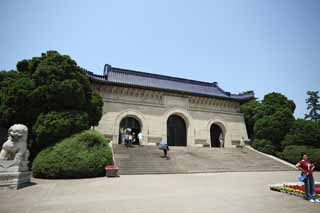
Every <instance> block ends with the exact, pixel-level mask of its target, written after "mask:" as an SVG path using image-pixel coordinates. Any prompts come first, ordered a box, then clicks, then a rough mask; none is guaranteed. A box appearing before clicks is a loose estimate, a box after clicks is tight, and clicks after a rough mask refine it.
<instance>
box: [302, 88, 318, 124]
mask: <svg viewBox="0 0 320 213" xmlns="http://www.w3.org/2000/svg"><path fill="white" fill-rule="evenodd" d="M318 93H319V91H308V92H307V95H308V96H309V97H308V98H307V99H306V103H307V104H308V107H307V110H308V112H307V113H306V114H305V119H310V120H311V121H315V122H319V121H320V113H319V112H320V103H319V98H320V97H319V95H318Z"/></svg>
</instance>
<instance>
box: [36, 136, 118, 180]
mask: <svg viewBox="0 0 320 213" xmlns="http://www.w3.org/2000/svg"><path fill="white" fill-rule="evenodd" d="M107 164H113V162H112V152H111V149H110V147H109V145H108V142H107V140H106V139H105V137H104V136H103V135H102V134H100V133H98V132H96V131H91V130H88V131H84V132H82V133H79V134H76V135H73V136H71V137H69V138H66V139H64V140H63V141H61V142H59V143H57V144H55V145H54V146H51V147H48V148H47V149H44V150H43V151H41V152H40V153H39V154H38V155H37V157H36V158H35V160H34V161H33V165H32V172H33V176H34V177H37V178H87V177H98V176H104V175H105V169H104V166H105V165H107Z"/></svg>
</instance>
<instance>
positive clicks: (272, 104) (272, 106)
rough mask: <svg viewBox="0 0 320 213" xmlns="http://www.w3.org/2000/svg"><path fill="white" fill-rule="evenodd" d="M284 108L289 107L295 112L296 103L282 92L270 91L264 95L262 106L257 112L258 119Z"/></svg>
mask: <svg viewBox="0 0 320 213" xmlns="http://www.w3.org/2000/svg"><path fill="white" fill-rule="evenodd" d="M282 108H288V109H289V110H290V111H291V113H292V114H293V113H294V111H295V109H296V105H295V103H294V102H293V101H292V100H289V99H288V98H287V97H286V96H284V95H283V94H281V93H277V92H272V93H268V94H266V95H265V96H264V98H263V100H262V102H261V107H260V108H259V110H258V113H257V119H259V118H262V117H263V116H266V115H272V114H274V113H276V112H277V111H278V110H280V109H282Z"/></svg>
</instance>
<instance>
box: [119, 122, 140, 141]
mask: <svg viewBox="0 0 320 213" xmlns="http://www.w3.org/2000/svg"><path fill="white" fill-rule="evenodd" d="M140 131H141V127H140V123H139V121H138V120H137V119H135V118H133V117H125V118H123V119H122V120H121V122H120V128H119V140H118V143H119V144H121V143H122V137H124V135H125V134H126V133H127V134H129V133H131V134H133V133H134V135H135V143H134V144H139V139H138V134H139V132H140Z"/></svg>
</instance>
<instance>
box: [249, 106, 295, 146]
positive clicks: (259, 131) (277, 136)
mask: <svg viewBox="0 0 320 213" xmlns="http://www.w3.org/2000/svg"><path fill="white" fill-rule="evenodd" d="M293 121H294V117H293V115H292V112H291V111H290V110H289V109H288V108H282V109H280V110H278V111H277V112H275V113H274V114H273V115H268V116H264V117H263V118H261V119H259V120H257V122H256V124H255V126H254V132H255V138H258V139H267V140H269V141H271V142H272V144H273V145H274V146H275V147H277V148H280V142H281V141H282V139H283V138H284V137H285V135H286V134H287V132H288V131H289V130H290V128H291V125H292V123H293Z"/></svg>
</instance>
